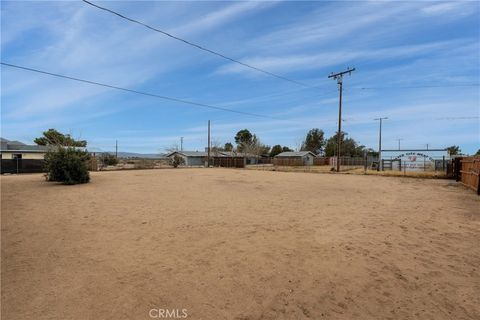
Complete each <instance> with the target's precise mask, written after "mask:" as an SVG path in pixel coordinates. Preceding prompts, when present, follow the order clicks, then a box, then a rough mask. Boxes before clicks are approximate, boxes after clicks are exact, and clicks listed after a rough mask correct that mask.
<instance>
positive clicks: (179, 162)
mask: <svg viewBox="0 0 480 320" xmlns="http://www.w3.org/2000/svg"><path fill="white" fill-rule="evenodd" d="M182 164H185V159H183V158H182V157H180V156H179V155H177V154H176V155H174V156H173V157H171V158H170V165H171V166H173V167H174V168H176V167H178V166H180V165H182Z"/></svg>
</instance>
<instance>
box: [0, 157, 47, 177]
mask: <svg viewBox="0 0 480 320" xmlns="http://www.w3.org/2000/svg"><path fill="white" fill-rule="evenodd" d="M39 172H45V161H44V160H43V159H18V158H17V159H2V160H1V165H0V173H2V174H3V173H14V174H17V173H39Z"/></svg>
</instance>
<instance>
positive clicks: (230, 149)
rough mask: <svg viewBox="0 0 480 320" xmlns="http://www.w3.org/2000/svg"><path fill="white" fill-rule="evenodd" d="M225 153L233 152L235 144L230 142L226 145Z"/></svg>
mask: <svg viewBox="0 0 480 320" xmlns="http://www.w3.org/2000/svg"><path fill="white" fill-rule="evenodd" d="M223 149H224V150H225V151H232V150H233V144H231V143H230V142H227V143H225V146H224V147H223Z"/></svg>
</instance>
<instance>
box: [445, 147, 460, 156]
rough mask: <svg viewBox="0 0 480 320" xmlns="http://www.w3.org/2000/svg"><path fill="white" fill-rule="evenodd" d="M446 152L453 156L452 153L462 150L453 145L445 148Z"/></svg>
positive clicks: (458, 152)
mask: <svg viewBox="0 0 480 320" xmlns="http://www.w3.org/2000/svg"><path fill="white" fill-rule="evenodd" d="M447 152H448V154H449V155H451V156H454V155H457V154H460V153H462V150H460V147H459V146H455V145H453V146H450V147H448V148H447Z"/></svg>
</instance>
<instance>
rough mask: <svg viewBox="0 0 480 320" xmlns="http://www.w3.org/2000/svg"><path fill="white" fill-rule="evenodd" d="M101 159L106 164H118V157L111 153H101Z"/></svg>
mask: <svg viewBox="0 0 480 320" xmlns="http://www.w3.org/2000/svg"><path fill="white" fill-rule="evenodd" d="M100 161H101V162H102V164H103V165H104V166H116V165H117V164H118V159H117V157H115V155H113V154H111V153H102V154H101V155H100Z"/></svg>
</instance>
